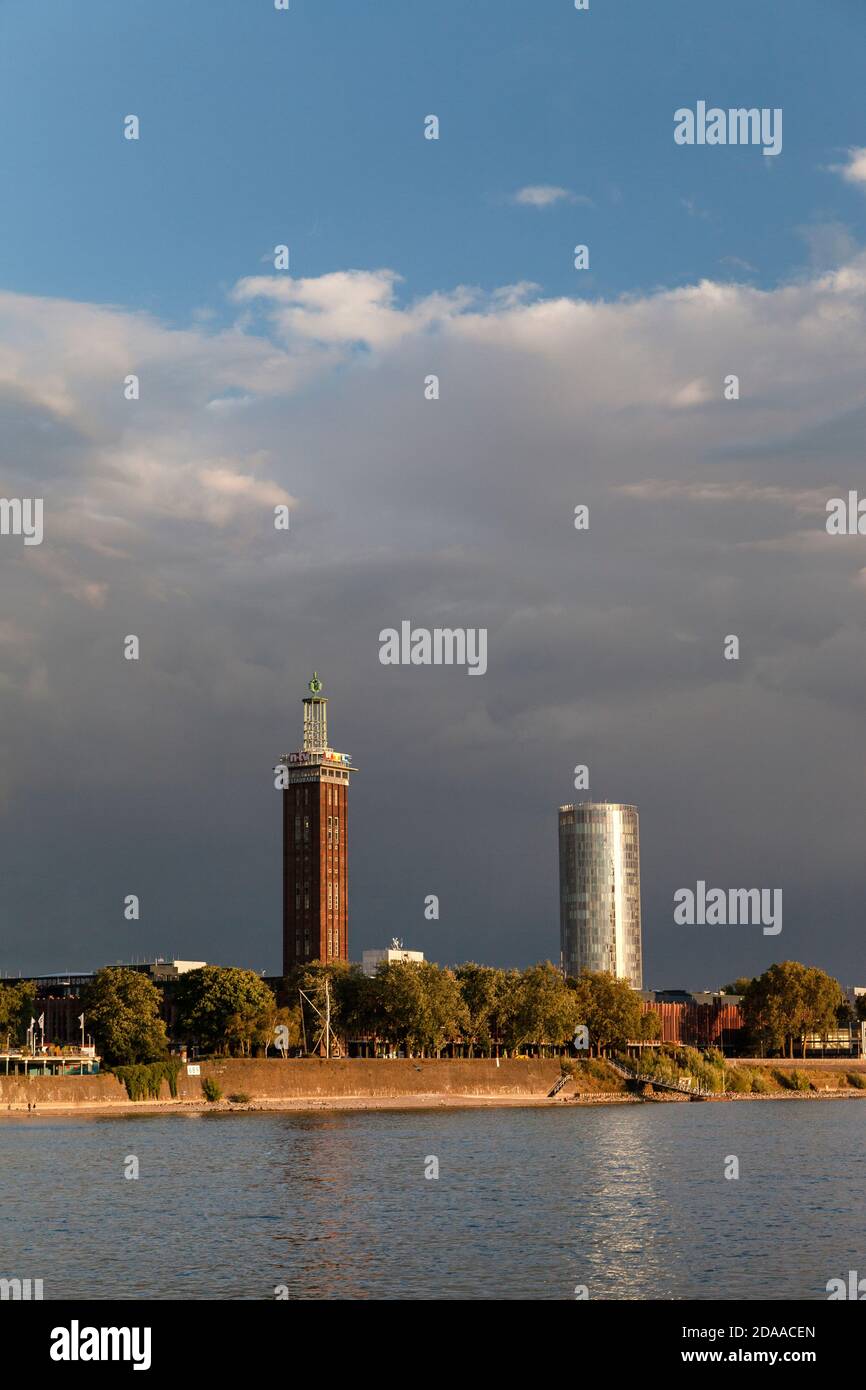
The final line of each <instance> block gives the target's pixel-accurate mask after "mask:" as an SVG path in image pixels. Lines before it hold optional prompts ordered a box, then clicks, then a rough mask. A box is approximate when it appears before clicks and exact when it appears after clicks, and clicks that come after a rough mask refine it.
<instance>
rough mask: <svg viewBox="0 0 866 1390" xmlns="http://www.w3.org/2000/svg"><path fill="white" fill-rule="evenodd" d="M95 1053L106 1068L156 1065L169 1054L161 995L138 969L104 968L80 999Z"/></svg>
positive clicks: (99, 971)
mask: <svg viewBox="0 0 866 1390" xmlns="http://www.w3.org/2000/svg"><path fill="white" fill-rule="evenodd" d="M81 1003H82V1007H83V1010H84V1014H85V1018H86V1020H87V1025H88V1027H89V1028H90V1030H91V1031H92V1033H93V1036H94V1038H95V1040H96V1047H97V1050H98V1051H99V1052H100V1053H101V1055H102V1057H103V1058H104V1059H105V1061H106V1062H107V1063H108V1065H109V1066H118V1065H120V1066H129V1065H132V1064H134V1063H136V1062H156V1061H159V1060H160V1058H162V1057H164V1056H165V1055H166V1053H167V1051H168V1039H167V1036H166V1031H165V1024H164V1022H163V1021H162V1019H161V1017H160V1009H161V1007H162V995H161V994H160V992H159V990H158V989H157V988H156V985H154V984H153V982H152V981H151V980H149V979H148V977H147V975H144V974H143V973H142V972H141V971H140V970H127V969H123V968H122V967H118V966H111V965H109V966H106V968H105V969H104V970H98V971H97V972H96V974H95V975H94V977H93V980H92V982H91V983H90V984H89V985H87V986H86V987H85V989H84V991H83V993H82V999H81Z"/></svg>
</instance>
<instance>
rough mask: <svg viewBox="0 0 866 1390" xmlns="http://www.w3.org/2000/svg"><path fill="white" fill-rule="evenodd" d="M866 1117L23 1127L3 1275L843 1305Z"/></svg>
mask: <svg viewBox="0 0 866 1390" xmlns="http://www.w3.org/2000/svg"><path fill="white" fill-rule="evenodd" d="M864 1118H866V1109H864V1108H863V1105H862V1102H856V1101H851V1102H834V1103H828V1104H826V1105H821V1106H820V1107H819V1106H817V1105H811V1104H810V1105H806V1104H794V1103H787V1104H786V1103H781V1102H780V1103H772V1102H770V1103H763V1102H762V1103H756V1104H751V1105H747V1104H742V1105H727V1106H715V1105H685V1104H683V1105H668V1106H662V1105H658V1106H630V1107H621V1108H618V1107H609V1108H607V1107H605V1108H594V1109H588V1108H587V1109H580V1108H577V1107H567V1106H562V1107H558V1108H557V1109H555V1110H553V1109H551V1110H546V1109H545V1110H510V1109H509V1110H501V1111H495V1110H478V1111H473V1110H460V1111H452V1112H448V1111H442V1110H436V1111H432V1110H431V1111H414V1112H413V1111H403V1112H398V1111H388V1112H382V1113H375V1112H367V1113H363V1112H352V1113H344V1114H337V1113H324V1112H321V1113H320V1112H315V1113H305V1114H298V1113H293V1114H286V1115H275V1114H266V1113H254V1114H245V1115H232V1116H219V1115H212V1116H206V1117H204V1118H203V1119H201V1120H199V1121H196V1122H190V1121H189V1120H188V1119H182V1118H180V1117H177V1116H148V1117H138V1116H135V1117H125V1116H113V1117H110V1118H107V1119H99V1120H96V1119H93V1120H86V1119H79V1120H76V1121H75V1122H74V1123H71V1124H70V1123H67V1122H65V1121H64V1122H58V1121H54V1122H52V1121H48V1120H40V1121H39V1122H30V1123H6V1122H4V1123H3V1124H0V1201H2V1204H3V1217H4V1220H3V1227H4V1241H3V1244H4V1256H3V1263H4V1265H5V1266H6V1270H7V1271H15V1272H18V1271H20V1273H21V1276H22V1277H26V1276H27V1275H30V1276H31V1277H40V1278H43V1279H44V1280H45V1296H46V1298H51V1297H54V1298H59V1297H73V1296H74V1297H79V1298H80V1297H90V1298H105V1297H122V1298H141V1297H151V1298H185V1299H196V1298H199V1299H201V1298H222V1299H269V1298H273V1296H274V1288H275V1287H276V1286H277V1285H278V1284H285V1285H286V1286H287V1287H288V1289H289V1293H290V1296H291V1297H292V1298H325V1299H368V1298H378V1299H406V1298H413V1299H439V1298H444V1299H457V1298H459V1299H475V1298H488V1299H499V1298H506V1299H515V1298H544V1299H570V1298H573V1297H574V1289H575V1286H576V1285H582V1284H583V1285H586V1286H587V1287H588V1289H589V1293H590V1296H591V1297H592V1298H619V1299H638V1298H706V1299H738V1298H746V1299H750V1298H751V1299H754V1298H759V1299H781V1298H800V1299H802V1298H824V1297H826V1291H825V1285H826V1282H827V1280H828V1279H830V1278H832V1277H835V1276H837V1275H839V1274H844V1273H845V1271H847V1270H848V1269H861V1268H862V1269H866V1252H864V1250H863V1248H862V1235H861V1233H862V1230H863V1225H864V1220H863V1218H864V1195H863V1194H864V1189H866V1154H864V1151H863V1145H862V1133H863V1121H864ZM128 1154H136V1155H137V1156H138V1158H139V1162H140V1172H141V1176H140V1179H139V1180H138V1181H126V1180H125V1179H124V1177H123V1168H124V1162H125V1158H126V1155H128ZM431 1155H432V1156H435V1157H436V1158H437V1159H438V1162H439V1174H440V1175H439V1178H438V1180H432V1181H431V1180H428V1179H426V1178H425V1176H424V1173H425V1162H426V1160H427V1158H428V1157H429V1156H431ZM729 1155H736V1156H737V1157H738V1159H739V1163H740V1178H739V1179H738V1180H734V1181H728V1180H726V1179H725V1177H724V1169H725V1161H726V1158H727V1157H728V1156H729ZM25 1173H26V1175H27V1181H26V1183H25V1182H24V1181H22V1174H25ZM33 1192H38V1193H39V1194H40V1197H39V1202H38V1203H35V1202H34V1201H33V1200H32V1194H33ZM82 1271H84V1272H85V1275H86V1277H85V1279H84V1287H82ZM4 1272H5V1271H4Z"/></svg>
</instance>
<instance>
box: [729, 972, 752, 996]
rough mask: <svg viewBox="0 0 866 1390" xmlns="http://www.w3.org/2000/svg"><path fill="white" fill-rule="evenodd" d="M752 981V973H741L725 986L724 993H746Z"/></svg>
mask: <svg viewBox="0 0 866 1390" xmlns="http://www.w3.org/2000/svg"><path fill="white" fill-rule="evenodd" d="M751 983H752V977H751V975H740V976H738V978H737V979H736V980H733V981H732V982H731V984H729V985H725V986H724V987H723V989H722V994H745V992H746V990H747V989H748V988H749V985H750V984H751Z"/></svg>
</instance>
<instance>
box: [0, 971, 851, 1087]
mask: <svg viewBox="0 0 866 1390" xmlns="http://www.w3.org/2000/svg"><path fill="white" fill-rule="evenodd" d="M727 990H728V992H730V993H739V994H742V995H743V1013H744V1019H745V1024H746V1030H747V1036H748V1046H749V1047H750V1048H752V1049H755V1050H757V1049H758V1048H760V1049H761V1050H762V1051H769V1052H776V1051H782V1052H784V1053H785V1054H786V1055H789V1056H793V1055H794V1048H795V1045H798V1044H799V1045H801V1046H802V1048H803V1050H804V1051H805V1038H806V1035H807V1034H808V1033H817V1034H819V1035H825V1034H826V1033H828V1032H829V1031H831V1030H832V1029H834V1028H836V1027H838V1026H839V1025H840V1024H841V1023H845V1022H849V1021H851V1018H852V1014H851V1010H850V1008H849V1006H848V1004H847V1002H846V1000H845V998H844V995H843V993H842V990H841V987H840V985H839V983H838V981H836V980H834V979H833V978H832V977H831V976H829V975H826V974H825V973H824V972H823V971H821V970H819V969H817V968H816V967H814V966H805V965H801V964H799V963H798V962H796V961H785V962H783V963H782V964H780V965H773V966H771V967H770V968H769V969H768V970H767V971H765V972H764V974H763V975H761V976H759V977H757V978H756V979H740V980H738V981H735V982H734V984H733V985H730V986H728V987H727ZM301 992H303V995H305V996H306V999H305V1000H302V998H301ZM166 997H167V999H168V1001H169V1007H170V1010H171V1012H172V1015H173V1019H172V1034H173V1036H174V1038H175V1039H183V1040H185V1041H186V1042H187V1043H189V1044H194V1045H195V1046H197V1047H198V1048H199V1050H200V1051H201V1052H202V1053H205V1054H217V1055H227V1054H228V1055H235V1056H252V1055H254V1054H258V1055H264V1056H268V1055H269V1054H270V1053H272V1052H273V1051H274V1050H275V1049H276V1046H277V1042H278V1041H279V1042H280V1044H281V1045H282V1048H283V1049H284V1050H285V1051H286V1052H287V1053H289V1054H292V1055H299V1054H304V1053H309V1052H312V1051H313V1050H315V1044H316V1041H317V1039H318V1038H320V1037H321V1032H322V1016H324V1015H325V1013H326V1012H328V1011H329V1012H330V1020H331V1027H332V1030H333V1038H334V1039H335V1041H336V1045H337V1048H338V1049H339V1050H341V1051H343V1052H345V1051H346V1049H347V1044H348V1042H349V1041H350V1040H352V1041H356V1040H363V1041H364V1042H365V1043H366V1045H367V1046H368V1047H369V1048H370V1049H372V1051H373V1052H374V1054H375V1053H377V1052H382V1051H384V1052H388V1051H394V1050H396V1049H399V1050H401V1051H404V1052H405V1053H406V1054H407V1055H409V1056H417V1057H438V1056H440V1055H441V1054H442V1052H443V1050H444V1049H446V1048H448V1047H452V1046H454V1047H459V1048H460V1050H461V1051H463V1052H465V1053H467V1054H468V1055H469V1056H480V1057H490V1056H493V1055H494V1054H495V1055H503V1056H514V1055H517V1054H519V1053H520V1052H521V1050H523V1049H527V1048H532V1049H533V1050H540V1051H542V1052H543V1051H545V1050H550V1049H553V1050H561V1049H563V1048H565V1047H568V1046H569V1044H571V1043H572V1040H573V1039H574V1035H575V1032H576V1030H577V1028H578V1027H581V1026H582V1027H585V1028H586V1029H587V1032H588V1043H589V1052H590V1054H595V1055H596V1056H602V1055H604V1054H605V1053H608V1052H610V1051H611V1050H612V1049H619V1048H622V1047H624V1046H625V1045H626V1044H628V1043H631V1042H636V1041H644V1042H646V1041H651V1040H653V1039H656V1038H658V1037H659V1036H660V1032H661V1026H660V1020H659V1017H658V1015H657V1014H656V1013H655V1012H653V1011H652V1010H649V1011H647V1010H646V1009H645V1008H644V1007H643V1005H642V1001H641V999H640V996H639V995H638V994H636V993H635V991H634V990H632V989H631V987H630V986H629V985H628V984H627V982H626V981H625V980H620V979H617V978H615V977H614V976H613V975H611V974H606V973H596V974H592V973H589V972H585V973H584V974H582V975H581V976H580V977H578V978H576V979H575V978H571V977H568V978H564V977H563V975H562V974H561V972H560V971H559V970H558V969H557V968H556V967H555V966H554V965H552V964H551V963H550V961H543V962H540V963H539V964H537V965H533V966H530V967H528V968H527V969H525V970H502V969H497V968H495V967H493V966H488V965H479V964H477V963H476V962H473V961H470V962H467V963H466V964H464V965H460V966H457V967H456V969H448V968H444V967H440V966H438V965H435V964H433V963H431V962H423V963H415V962H411V963H403V962H393V963H389V964H386V965H383V966H381V967H380V968H379V970H378V972H377V974H376V975H374V976H372V977H369V976H366V975H364V974H363V973H362V971H361V969H360V967H359V966H357V965H346V964H345V963H342V962H338V963H333V964H323V963H321V962H314V963H313V964H311V965H308V966H302V967H299V968H298V969H297V970H296V971H294V972H293V974H292V975H291V976H290V977H288V978H287V979H286V980H285V981H284V982H283V990H282V997H283V998H285V999H286V1000H288V1001H291V1002H288V1003H287V1004H285V1005H283V1006H282V1007H279V1006H278V1004H277V999H276V996H275V994H274V992H273V990H272V989H271V988H270V986H269V985H268V984H267V983H266V982H265V981H264V980H263V979H262V978H261V977H260V976H259V975H257V974H256V973H255V972H254V971H251V970H241V969H238V968H235V967H221V966H214V965H207V966H203V967H200V968H199V969H197V970H191V971H188V972H187V973H186V974H184V975H182V976H180V978H179V979H178V980H177V981H175V982H173V983H172V985H171V987H170V990H169V991H168V994H167V996H166ZM34 998H35V996H34V992H33V987H32V985H30V984H29V983H28V982H26V981H25V982H20V983H16V984H8V985H3V984H2V982H0V1038H2V1037H3V1035H4V1031H5V1033H6V1036H8V1037H10V1038H11V1041H12V1043H13V1045H14V1044H16V1043H18V1044H20V1042H22V1041H23V1038H24V1036H25V1035H26V1028H27V1024H28V1023H29V1019H30V1017H31V1012H32V1009H33V1005H34ZM82 1007H83V1009H84V1012H85V1015H86V1018H87V1026H88V1028H89V1030H90V1031H91V1032H92V1033H93V1035H94V1038H95V1040H96V1043H97V1048H98V1051H99V1052H100V1055H101V1056H102V1057H103V1058H104V1059H105V1061H106V1063H107V1064H109V1065H132V1064H135V1063H139V1062H152V1061H158V1060H159V1059H160V1058H163V1057H165V1056H167V1054H168V1043H169V1039H168V1030H167V1027H166V1022H165V1019H164V1016H163V1015H164V1012H165V998H164V995H163V992H162V990H160V989H159V988H158V987H157V986H156V985H154V984H153V982H152V981H151V980H150V979H149V978H148V976H147V975H145V974H143V973H142V972H141V971H138V970H133V969H128V968H124V967H119V966H109V967H106V968H105V969H104V970H100V971H98V972H97V974H96V975H95V976H94V979H93V981H92V982H91V984H89V985H88V986H87V987H86V989H85V991H84V993H83V996H82ZM858 1008H859V1010H860V1013H859V1016H860V1017H861V1018H862V1017H866V999H864V1000H861V1001H859V1004H858ZM333 1050H334V1048H333V1047H332V1051H333Z"/></svg>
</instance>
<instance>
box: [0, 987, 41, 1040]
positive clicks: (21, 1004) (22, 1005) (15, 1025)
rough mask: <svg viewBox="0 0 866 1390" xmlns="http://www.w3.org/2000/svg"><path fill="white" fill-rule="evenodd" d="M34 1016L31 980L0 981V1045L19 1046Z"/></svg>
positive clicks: (34, 991)
mask: <svg viewBox="0 0 866 1390" xmlns="http://www.w3.org/2000/svg"><path fill="white" fill-rule="evenodd" d="M35 1016H36V986H35V985H34V984H33V982H32V981H31V980H16V981H15V982H14V984H13V983H8V984H7V982H6V981H5V980H3V981H0V1046H3V1047H5V1046H6V1044H7V1040H8V1043H9V1046H10V1047H21V1046H22V1045H23V1044H24V1042H26V1040H27V1029H28V1028H29V1027H30V1020H31V1018H34V1017H35Z"/></svg>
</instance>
